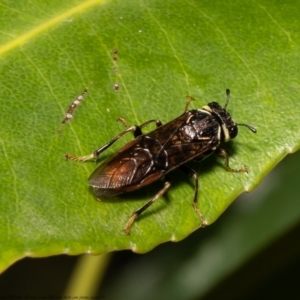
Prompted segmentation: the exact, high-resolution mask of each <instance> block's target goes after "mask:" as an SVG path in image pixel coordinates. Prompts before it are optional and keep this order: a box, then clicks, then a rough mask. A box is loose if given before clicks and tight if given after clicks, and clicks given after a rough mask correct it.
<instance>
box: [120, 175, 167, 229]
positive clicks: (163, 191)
mask: <svg viewBox="0 0 300 300" xmlns="http://www.w3.org/2000/svg"><path fill="white" fill-rule="evenodd" d="M170 186H171V182H170V181H168V180H165V182H164V187H163V188H162V189H161V190H160V191H159V192H158V193H157V194H156V195H155V196H154V197H153V198H152V199H150V200H149V201H148V202H147V203H146V204H145V205H143V206H142V207H140V208H139V209H137V210H136V211H134V212H133V213H132V215H131V217H130V219H129V221H128V222H127V224H126V227H125V229H124V231H125V233H126V234H129V233H130V229H131V226H132V224H133V223H134V221H135V220H136V219H137V218H138V216H139V215H140V214H141V213H142V212H143V211H145V210H146V209H147V208H148V207H149V206H150V205H152V204H153V203H154V202H155V201H156V200H157V199H158V198H159V197H161V196H162V195H163V194H164V193H165V192H166V191H167V189H168V188H169V187H170Z"/></svg>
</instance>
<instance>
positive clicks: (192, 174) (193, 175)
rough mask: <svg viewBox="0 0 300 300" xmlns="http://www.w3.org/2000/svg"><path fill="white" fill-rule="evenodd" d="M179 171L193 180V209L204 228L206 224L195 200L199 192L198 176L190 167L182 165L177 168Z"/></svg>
mask: <svg viewBox="0 0 300 300" xmlns="http://www.w3.org/2000/svg"><path fill="white" fill-rule="evenodd" d="M179 168H180V170H181V171H183V172H184V173H186V174H187V175H188V176H189V177H191V178H193V179H194V181H195V188H194V197H193V202H192V204H193V207H194V209H195V211H196V213H197V214H198V216H199V217H200V219H201V226H202V227H205V226H206V225H207V222H206V220H205V218H204V217H203V215H202V213H201V211H200V209H199V207H198V203H197V199H198V191H199V179H198V174H197V172H196V171H195V170H193V169H191V168H190V167H187V166H185V165H182V166H180V167H179Z"/></svg>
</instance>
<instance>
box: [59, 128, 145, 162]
mask: <svg viewBox="0 0 300 300" xmlns="http://www.w3.org/2000/svg"><path fill="white" fill-rule="evenodd" d="M128 132H133V133H134V135H135V134H138V135H140V134H142V133H141V132H142V131H141V129H140V127H139V126H130V127H128V128H126V129H125V130H123V131H122V132H121V133H119V134H118V135H117V136H115V137H114V138H113V139H111V140H110V141H109V142H108V143H106V144H105V145H103V146H102V147H101V148H99V149H97V150H95V151H93V153H91V154H89V155H85V156H75V155H73V154H66V155H65V157H66V158H67V159H72V160H76V161H86V160H89V159H94V160H97V159H98V157H99V155H100V154H101V153H102V152H103V151H105V150H106V149H107V148H109V147H110V146H111V145H112V144H114V143H115V142H116V141H117V140H118V139H120V138H121V137H122V136H123V135H125V134H126V133H128ZM139 133H140V134H139Z"/></svg>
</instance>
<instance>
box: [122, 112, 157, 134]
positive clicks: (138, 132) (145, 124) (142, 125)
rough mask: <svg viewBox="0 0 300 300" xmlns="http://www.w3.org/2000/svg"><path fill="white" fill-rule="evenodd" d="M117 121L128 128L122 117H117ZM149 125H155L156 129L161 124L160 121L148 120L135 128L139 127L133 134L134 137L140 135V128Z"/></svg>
mask: <svg viewBox="0 0 300 300" xmlns="http://www.w3.org/2000/svg"><path fill="white" fill-rule="evenodd" d="M118 121H120V122H122V123H123V124H124V126H125V127H127V128H129V127H130V126H129V125H128V123H127V122H126V120H125V118H123V117H119V118H118ZM150 123H155V125H156V127H160V126H161V125H162V122H161V121H160V120H149V121H147V122H145V123H143V124H141V125H139V126H137V127H139V130H137V131H136V132H135V131H134V132H133V135H134V137H138V136H139V135H142V134H143V133H142V128H144V127H146V126H148V125H149V124H150Z"/></svg>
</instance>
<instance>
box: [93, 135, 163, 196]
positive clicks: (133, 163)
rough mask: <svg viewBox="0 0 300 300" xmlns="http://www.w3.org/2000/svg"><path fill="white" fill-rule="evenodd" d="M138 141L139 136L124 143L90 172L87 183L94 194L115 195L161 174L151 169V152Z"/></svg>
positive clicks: (138, 186)
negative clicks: (92, 188)
mask: <svg viewBox="0 0 300 300" xmlns="http://www.w3.org/2000/svg"><path fill="white" fill-rule="evenodd" d="M138 142H139V138H137V139H135V140H133V141H131V142H129V143H128V144H126V145H125V146H124V147H123V148H121V149H120V150H119V151H118V152H117V153H115V154H114V155H113V156H111V157H110V158H109V159H108V160H106V161H105V162H104V163H103V164H101V165H100V166H99V167H98V168H97V169H96V170H95V171H94V172H93V173H92V175H91V176H90V178H89V179H88V183H89V184H90V185H91V186H92V187H94V191H95V193H96V195H98V196H115V195H118V194H122V193H124V192H129V191H133V190H137V189H139V188H141V187H142V186H145V185H148V184H150V183H152V182H153V181H155V180H157V179H158V178H159V177H161V176H162V175H163V174H162V173H161V172H159V171H158V170H155V169H153V159H152V154H151V152H150V151H148V149H143V148H141V147H140V146H139V144H138Z"/></svg>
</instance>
